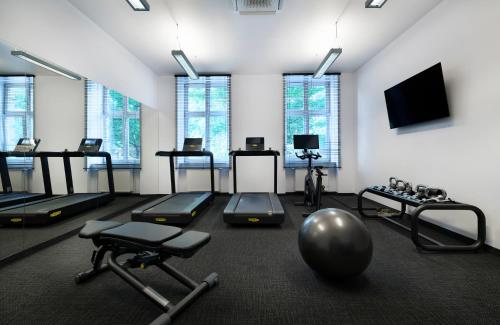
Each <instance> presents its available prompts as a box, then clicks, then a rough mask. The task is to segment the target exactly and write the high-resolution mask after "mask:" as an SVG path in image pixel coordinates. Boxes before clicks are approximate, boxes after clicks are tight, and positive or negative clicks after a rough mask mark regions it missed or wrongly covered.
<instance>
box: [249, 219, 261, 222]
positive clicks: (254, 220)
mask: <svg viewBox="0 0 500 325" xmlns="http://www.w3.org/2000/svg"><path fill="white" fill-rule="evenodd" d="M247 220H248V221H249V222H260V219H259V218H248V219H247Z"/></svg>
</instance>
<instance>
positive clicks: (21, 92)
mask: <svg viewBox="0 0 500 325" xmlns="http://www.w3.org/2000/svg"><path fill="white" fill-rule="evenodd" d="M34 79H35V78H34V76H0V111H1V112H0V128H1V129H0V150H2V151H12V150H14V148H15V146H16V144H17V141H18V140H19V139H20V138H32V137H33V88H34ZM7 163H8V164H9V168H32V167H33V158H30V157H8V158H7Z"/></svg>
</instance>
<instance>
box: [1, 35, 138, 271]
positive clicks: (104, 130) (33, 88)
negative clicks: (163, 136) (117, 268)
mask: <svg viewBox="0 0 500 325" xmlns="http://www.w3.org/2000/svg"><path fill="white" fill-rule="evenodd" d="M40 64H42V65H44V66H45V67H42V66H40ZM54 70H58V71H59V72H62V74H61V73H56V72H55V71H54ZM141 106H142V105H141V103H139V102H137V101H135V100H134V99H132V98H129V97H127V96H126V95H125V94H122V93H120V92H118V91H115V90H113V89H111V88H107V87H106V86H104V85H101V84H99V83H98V82H93V81H90V80H85V78H83V77H80V76H78V75H77V74H74V73H73V72H71V71H69V70H66V69H64V68H63V67H60V66H58V65H56V64H54V63H53V62H48V61H46V60H44V59H43V58H40V57H38V56H36V54H34V53H30V52H27V51H23V50H19V49H18V48H16V47H15V46H13V45H10V44H6V43H2V42H0V176H1V181H2V191H1V193H0V263H6V262H8V261H12V260H14V259H15V258H17V257H20V256H23V255H25V253H26V251H27V250H31V251H33V252H34V251H36V249H38V248H42V247H44V246H45V244H46V243H48V242H50V243H55V242H57V241H58V240H62V239H64V238H67V237H68V236H70V235H74V234H76V233H77V232H78V230H79V229H80V227H82V226H83V225H84V223H85V222H86V221H87V220H96V219H101V220H103V219H107V218H110V217H116V216H118V217H119V218H122V219H124V218H125V219H127V218H128V219H129V218H130V216H129V214H127V213H129V212H130V210H131V209H132V208H133V206H134V205H137V204H139V203H140V202H142V200H144V198H141V197H139V196H134V195H128V196H123V195H116V193H115V192H128V193H130V192H138V190H137V188H136V187H135V184H138V183H139V182H138V181H137V178H138V175H139V173H138V171H139V170H140V167H141ZM110 157H112V160H109V159H110ZM108 161H112V163H113V164H112V165H110V164H108ZM12 198H15V200H14V199H12ZM20 253H22V254H20Z"/></svg>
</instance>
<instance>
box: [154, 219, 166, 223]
mask: <svg viewBox="0 0 500 325" xmlns="http://www.w3.org/2000/svg"><path fill="white" fill-rule="evenodd" d="M155 221H156V222H165V221H167V218H155Z"/></svg>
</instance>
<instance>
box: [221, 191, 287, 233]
mask: <svg viewBox="0 0 500 325" xmlns="http://www.w3.org/2000/svg"><path fill="white" fill-rule="evenodd" d="M284 220H285V210H284V209H283V205H282V204H281V202H280V200H279V198H278V195H277V194H276V193H236V194H234V195H233V196H232V197H231V200H229V203H228V204H227V206H226V208H225V209H224V222H226V223H230V224H267V225H279V224H281V223H283V221H284Z"/></svg>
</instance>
